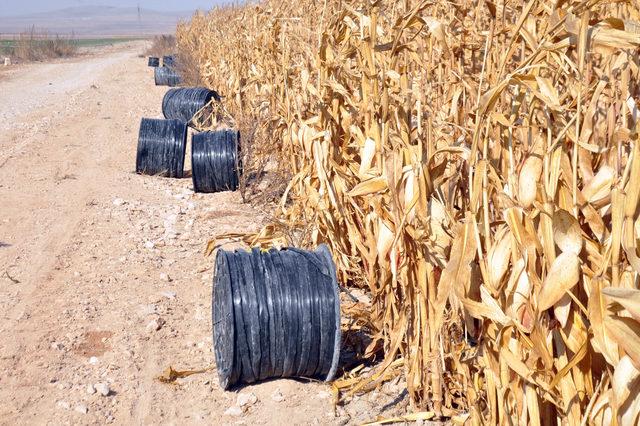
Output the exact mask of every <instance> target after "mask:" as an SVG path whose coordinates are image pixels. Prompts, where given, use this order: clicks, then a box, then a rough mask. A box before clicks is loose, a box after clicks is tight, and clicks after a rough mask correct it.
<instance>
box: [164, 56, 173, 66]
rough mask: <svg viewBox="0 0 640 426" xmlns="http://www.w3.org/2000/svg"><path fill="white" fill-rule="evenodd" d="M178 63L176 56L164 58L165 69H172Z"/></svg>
mask: <svg viewBox="0 0 640 426" xmlns="http://www.w3.org/2000/svg"><path fill="white" fill-rule="evenodd" d="M175 63H176V57H175V56H174V55H167V56H163V57H162V66H163V67H172V66H174V65H175Z"/></svg>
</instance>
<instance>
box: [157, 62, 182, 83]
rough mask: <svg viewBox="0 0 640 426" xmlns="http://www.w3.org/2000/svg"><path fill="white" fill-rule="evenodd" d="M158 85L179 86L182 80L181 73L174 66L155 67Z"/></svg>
mask: <svg viewBox="0 0 640 426" xmlns="http://www.w3.org/2000/svg"><path fill="white" fill-rule="evenodd" d="M153 72H154V74H153V75H154V78H155V82H156V86H171V87H173V86H177V85H178V84H180V83H181V82H182V79H181V78H180V74H178V72H177V71H176V70H174V69H173V68H168V67H157V68H154V69H153Z"/></svg>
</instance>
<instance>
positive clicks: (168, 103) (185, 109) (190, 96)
mask: <svg viewBox="0 0 640 426" xmlns="http://www.w3.org/2000/svg"><path fill="white" fill-rule="evenodd" d="M211 99H215V100H216V101H219V100H220V96H219V95H218V93H217V92H216V91H215V90H209V89H207V88H205V87H180V88H177V89H169V91H167V93H165V95H164V98H162V113H163V114H164V118H169V119H176V120H181V121H184V122H189V121H191V119H192V118H193V116H194V115H196V113H197V112H198V111H200V110H201V109H202V108H203V107H204V106H205V105H206V104H207V103H209V101H211Z"/></svg>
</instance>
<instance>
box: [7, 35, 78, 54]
mask: <svg viewBox="0 0 640 426" xmlns="http://www.w3.org/2000/svg"><path fill="white" fill-rule="evenodd" d="M3 50H4V54H5V55H8V56H10V57H11V58H13V59H14V60H18V61H43V60H46V59H53V58H64V57H68V56H73V55H75V54H76V52H77V50H78V46H77V41H76V40H75V39H74V38H73V36H70V37H65V36H60V35H55V36H53V35H51V34H49V33H47V32H39V31H37V30H36V29H34V28H32V29H31V30H29V31H25V32H23V33H21V34H20V35H19V36H18V38H17V39H16V40H13V41H11V44H9V45H8V46H7V47H5V48H4V49H3Z"/></svg>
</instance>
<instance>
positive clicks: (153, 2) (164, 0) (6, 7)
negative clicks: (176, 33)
mask: <svg viewBox="0 0 640 426" xmlns="http://www.w3.org/2000/svg"><path fill="white" fill-rule="evenodd" d="M224 3H231V1H230V0H0V16H12V15H24V14H29V13H36V12H48V11H51V10H56V9H63V8H66V7H73V6H93V5H100V6H123V7H136V6H138V5H140V7H142V8H145V9H155V10H161V11H186V10H195V9H205V10H208V9H210V8H211V7H212V6H214V5H217V4H224Z"/></svg>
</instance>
